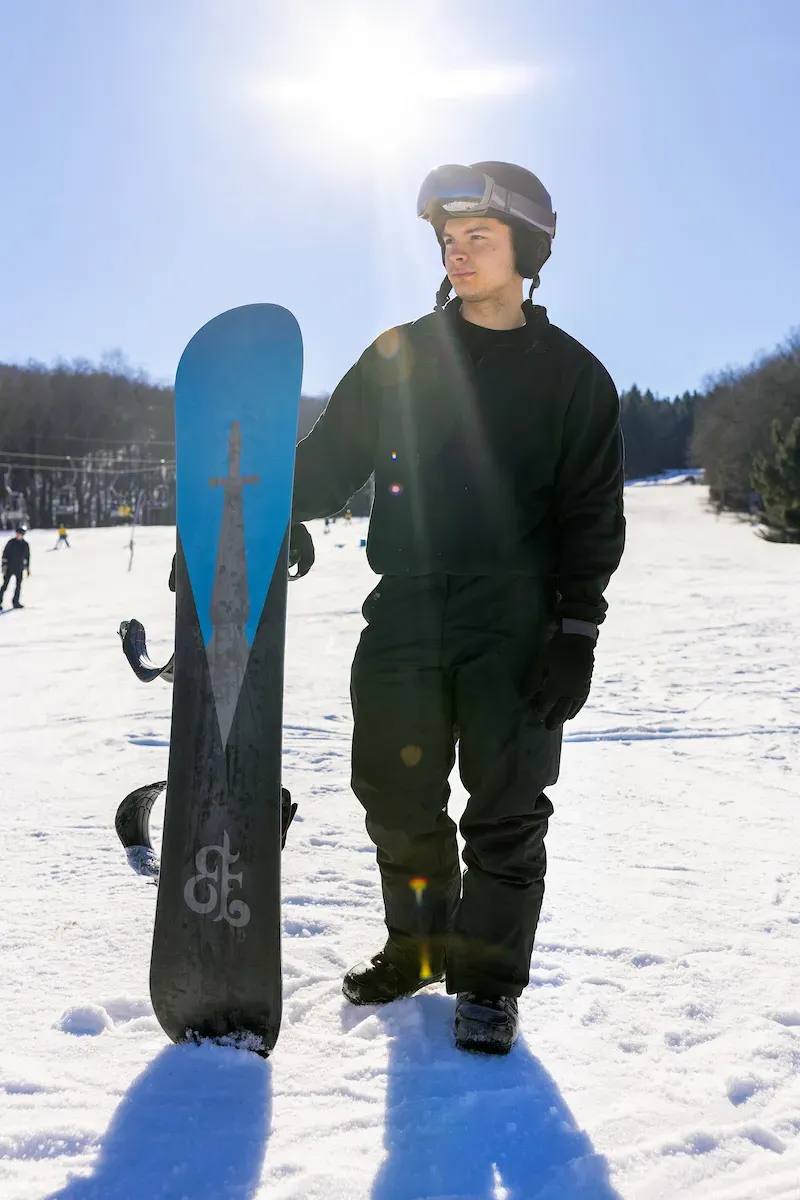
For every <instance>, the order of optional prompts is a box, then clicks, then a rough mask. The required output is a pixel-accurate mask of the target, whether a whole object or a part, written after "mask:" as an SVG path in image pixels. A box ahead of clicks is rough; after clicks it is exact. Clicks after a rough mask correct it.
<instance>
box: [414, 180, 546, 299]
mask: <svg viewBox="0 0 800 1200" xmlns="http://www.w3.org/2000/svg"><path fill="white" fill-rule="evenodd" d="M468 213H481V214H485V215H489V216H493V217H495V218H497V220H500V221H504V222H505V223H506V224H507V225H508V226H510V228H511V231H512V234H513V238H514V252H515V255H516V266H517V271H518V272H519V274H520V275H521V276H522V278H523V279H530V280H531V292H533V289H534V288H535V287H538V285H539V272H540V270H541V269H542V267H543V266H544V264H545V263H546V262H547V260H548V258H549V257H550V247H551V244H552V240H553V238H554V237H555V233H556V214H555V212H554V211H553V202H552V200H551V198H550V193H549V192H548V191H547V188H546V187H545V186H544V184H543V183H542V182H541V180H540V179H538V178H537V176H536V175H534V174H533V172H532V171H527V170H526V169H525V168H524V167H518V166H516V165H515V164H514V163H505V162H477V163H471V164H470V166H469V167H459V166H456V165H450V166H447V167H438V168H437V169H436V170H434V171H431V173H430V174H429V175H428V176H427V178H426V179H425V181H424V183H423V185H422V187H421V189H420V192H419V197H418V199H417V215H418V216H421V217H424V218H425V219H426V220H428V221H430V222H431V224H432V225H433V228H434V231H435V233H436V237H437V238H438V241H439V246H440V247H441V251H442V262H444V253H445V250H444V241H443V239H442V230H443V228H444V225H445V222H446V221H447V220H448V218H449V217H451V216H455V215H464V216H465V215H467V214H468ZM449 292H450V283H449V280H445V282H444V283H443V285H442V288H440V290H439V294H438V296H437V301H438V302H439V303H440V304H441V303H443V299H446V297H447V295H448V294H449Z"/></svg>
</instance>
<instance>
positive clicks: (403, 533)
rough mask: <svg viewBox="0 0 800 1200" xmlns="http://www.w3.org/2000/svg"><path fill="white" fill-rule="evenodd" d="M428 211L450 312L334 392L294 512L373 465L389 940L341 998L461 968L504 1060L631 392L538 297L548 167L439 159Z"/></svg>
mask: <svg viewBox="0 0 800 1200" xmlns="http://www.w3.org/2000/svg"><path fill="white" fill-rule="evenodd" d="M417 214H418V216H420V217H423V218H425V219H426V220H428V221H430V223H431V224H432V226H433V228H434V231H435V233H436V236H437V239H438V241H439V246H440V248H441V252H442V259H443V262H444V265H445V269H446V271H447V277H446V278H445V280H444V282H443V284H442V286H441V288H440V289H439V293H438V295H437V305H436V310H435V311H434V312H433V313H431V314H429V315H427V316H424V317H422V318H421V319H420V320H418V321H414V322H412V323H411V324H408V325H401V326H399V327H397V328H395V329H390V330H388V331H387V332H386V333H384V334H382V335H381V337H379V338H378V339H377V341H376V342H375V343H374V344H373V345H372V346H370V347H369V349H368V350H366V351H365V353H364V354H363V355H362V357H361V358H360V359H359V361H358V362H357V363H356V365H355V366H354V367H353V368H352V369H351V370H350V371H349V372H348V373H347V375H345V377H344V379H343V380H342V381H341V383H340V384H339V385H338V387H337V388H336V389H335V391H334V393H333V395H332V396H331V399H330V401H329V403H328V406H327V408H326V409H325V411H324V412H323V414H322V416H321V417H320V418H319V420H318V421H317V423H316V425H315V426H314V428H313V429H312V431H311V433H310V434H309V435H308V437H306V438H305V439H304V440H303V441H301V442H300V444H299V446H298V448H297V466H296V473H295V490H294V509H293V519H294V520H296V521H304V520H310V519H312V518H314V517H322V516H327V515H328V514H329V513H332V512H337V511H339V510H341V508H342V507H343V506H344V505H345V504H346V503H347V500H348V497H349V496H351V495H353V494H354V493H355V492H357V491H358V490H359V489H360V488H361V487H362V486H363V485H364V484H365V483H366V481H367V479H368V478H369V476H370V475H371V474H373V472H374V476H375V500H374V506H373V510H372V517H371V522H370V529H369V539H368V546H367V552H368V557H369V562H370V565H371V566H372V568H373V570H375V571H377V572H379V573H380V574H381V575H382V576H383V577H382V579H381V580H380V581H379V583H378V586H377V587H376V588H375V590H374V591H373V592H372V594H371V595H370V596H369V597H368V598H367V600H366V602H365V604H364V616H365V617H366V620H367V628H366V629H365V630H364V631H363V633H362V635H361V641H360V643H359V646H358V649H357V651H356V656H355V660H354V663H353V671H352V679H351V695H352V701H353V713H354V718H355V725H354V732H353V758H352V767H353V773H352V785H353V789H354V791H355V793H356V796H357V797H358V799H359V800H360V801H361V804H362V805H363V806H364V808H365V810H366V819H367V831H368V833H369V835H370V837H371V838H372V841H373V842H374V843H375V845H376V847H377V859H378V865H379V867H380V872H381V877H382V885H383V898H384V905H385V912H386V925H387V928H388V935H389V936H388V940H387V942H386V944H385V946H384V948H383V949H382V950H381V951H379V953H377V954H375V955H374V957H373V958H372V959H371V960H370V961H369V962H365V963H361V964H360V965H359V966H357V967H354V968H353V969H352V970H351V971H349V972H348V973H347V975H346V976H345V979H344V987H343V990H344V994H345V996H346V997H347V998H348V1000H350V1001H352V1003H354V1004H381V1003H386V1002H388V1001H391V1000H395V999H397V998H398V997H399V996H408V995H411V994H413V993H414V992H416V991H418V990H419V989H420V988H422V987H424V986H425V985H426V984H428V983H431V982H435V981H436V980H440V979H442V978H444V977H445V976H446V981H447V990H448V991H449V992H451V993H456V994H457V1002H456V1011H455V1038H456V1044H457V1045H458V1046H459V1047H461V1048H462V1049H470V1050H482V1051H487V1052H493V1053H501V1054H503V1053H507V1052H508V1051H509V1050H510V1049H511V1046H512V1044H513V1041H514V1037H515V1035H516V1031H517V1022H518V1016H517V998H518V997H519V995H520V993H521V992H522V990H523V989H524V988H525V987H526V986H527V983H528V978H529V973H530V959H531V951H532V947H533V940H534V934H535V932H536V926H537V922H538V919H539V912H540V909H541V904H542V897H543V894H544V875H545V865H546V860H545V848H544V836H545V833H546V831H547V824H548V818H549V817H550V816H551V814H552V812H553V808H552V805H551V803H550V800H549V799H548V797H547V796H546V795H545V792H544V789H545V788H546V787H547V786H549V785H551V784H554V783H555V782H556V780H557V778H558V773H559V761H560V753H561V740H562V728H563V725H564V722H565V721H569V720H571V719H572V718H573V717H574V716H575V715H576V714H577V713H578V712H579V711H580V709H581V708H582V707H583V705H584V703H585V702H586V699H587V697H588V695H589V689H590V685H591V679H592V669H593V665H594V650H595V643H596V640H597V636H598V626H599V624H600V623H601V622H602V621H603V619H604V617H605V613H606V609H607V605H606V602H605V600H604V598H603V593H604V591H605V589H606V587H607V585H608V582H609V579H610V577H611V575H612V574H613V572H614V571H615V570H616V568H617V566H618V565H619V562H620V558H621V556H622V551H623V545H624V532H625V522H624V517H623V505H622V498H623V445H622V435H621V431H620V421H619V400H618V397H617V392H616V389H615V387H614V384H613V382H612V381H611V379H610V377H609V375H608V373H607V372H606V371H605V369H604V368H603V366H602V365H601V364H600V363H599V362H598V360H597V359H596V358H595V357H594V355H592V354H591V353H590V352H589V351H588V350H587V349H585V348H584V347H583V346H582V345H580V343H578V342H576V341H575V340H574V339H573V338H571V337H569V336H568V335H567V334H566V333H564V332H563V331H562V330H560V329H558V328H556V327H555V326H554V325H551V324H550V322H549V320H548V318H547V312H546V310H545V309H544V308H541V307H538V306H537V307H534V305H533V303H532V300H531V297H532V295H533V288H534V287H535V286H536V285H537V283H538V281H539V271H540V269H541V268H542V266H543V265H544V263H545V262H546V261H547V259H548V258H549V256H550V248H551V242H552V239H553V237H554V235H555V230H556V217H555V213H554V212H553V209H552V204H551V200H550V196H549V194H548V192H547V191H546V190H545V188H544V187H543V185H542V184H541V182H540V181H539V180H538V179H537V178H536V176H535V175H532V174H531V173H530V172H529V171H526V170H524V169H523V168H522V167H518V166H513V165H511V164H509V163H500V162H483V163H476V164H474V165H473V166H471V167H464V166H447V167H440V168H438V169H437V170H435V171H432V172H431V174H430V175H429V176H428V177H427V179H426V180H425V182H424V183H423V185H422V189H421V191H420V194H419V199H418V204H417ZM396 241H397V239H396ZM526 278H527V279H531V280H532V281H533V282H532V284H531V290H530V293H529V296H528V299H527V300H526V301H525V302H524V303H523V290H522V288H523V279H526ZM451 288H455V291H456V297H457V298H456V299H454V300H452V301H450V302H449V303H447V298H448V296H449V293H450V290H451ZM457 746H458V754H459V767H460V771H461V778H462V781H463V783H464V786H465V788H466V790H467V792H468V794H469V799H468V801H467V806H466V810H465V812H464V816H463V818H462V821H461V833H462V834H463V837H464V842H465V849H464V862H465V864H466V868H467V869H466V873H465V875H464V877H463V880H462V876H461V871H460V866H459V861H458V849H457V843H456V827H455V824H454V822H453V821H452V820H451V818H450V817H449V816H448V815H447V799H448V796H449V792H450V789H449V785H448V777H449V775H450V772H451V770H452V768H453V764H454V761H455V757H456V747H457ZM585 899H586V901H587V903H591V899H590V897H588V896H587V897H585Z"/></svg>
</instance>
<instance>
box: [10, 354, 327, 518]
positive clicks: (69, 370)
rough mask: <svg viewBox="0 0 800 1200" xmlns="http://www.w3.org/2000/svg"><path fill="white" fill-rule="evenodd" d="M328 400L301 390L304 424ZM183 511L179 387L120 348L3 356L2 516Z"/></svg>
mask: <svg viewBox="0 0 800 1200" xmlns="http://www.w3.org/2000/svg"><path fill="white" fill-rule="evenodd" d="M324 403H325V402H324V399H319V398H315V397H307V396H304V397H302V400H301V406H300V427H301V430H302V432H303V433H306V432H308V430H309V429H310V428H311V426H312V425H313V423H314V421H315V420H316V418H317V416H318V415H319V413H320V411H321V410H322V408H323V406H324ZM134 513H137V519H139V520H140V521H141V522H142V523H144V524H160V523H165V524H171V523H174V520H175V423H174V415H173V389H172V388H171V387H165V386H161V385H158V384H154V383H152V382H151V381H150V380H148V379H147V378H146V377H145V376H144V375H142V374H141V373H140V372H136V371H134V370H132V369H131V368H130V367H129V366H128V364H127V363H126V362H125V360H124V359H123V358H122V357H121V356H119V355H114V356H109V357H107V358H105V359H104V360H103V362H102V363H101V365H100V366H94V365H92V364H90V363H87V362H83V361H77V362H73V363H59V364H58V365H56V366H55V367H45V366H43V365H42V364H39V363H29V364H28V365H26V366H7V365H2V364H0V525H5V526H13V524H15V523H16V522H17V521H19V520H24V521H26V522H27V523H28V524H30V525H33V526H39V527H41V526H47V525H51V524H53V523H54V522H57V521H60V520H64V521H65V522H66V523H67V524H71V525H91V526H93V525H108V524H114V523H116V522H124V521H130V520H131V518H132V516H133V514H134Z"/></svg>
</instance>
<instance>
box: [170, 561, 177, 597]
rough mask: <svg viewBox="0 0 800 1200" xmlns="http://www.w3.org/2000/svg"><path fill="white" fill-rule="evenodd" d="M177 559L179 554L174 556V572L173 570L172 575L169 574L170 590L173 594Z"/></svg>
mask: <svg viewBox="0 0 800 1200" xmlns="http://www.w3.org/2000/svg"><path fill="white" fill-rule="evenodd" d="M177 557H178V556H177V554H173V556H172V570H171V571H170V573H169V590H170V591H171V592H174V591H175V561H176V559H177Z"/></svg>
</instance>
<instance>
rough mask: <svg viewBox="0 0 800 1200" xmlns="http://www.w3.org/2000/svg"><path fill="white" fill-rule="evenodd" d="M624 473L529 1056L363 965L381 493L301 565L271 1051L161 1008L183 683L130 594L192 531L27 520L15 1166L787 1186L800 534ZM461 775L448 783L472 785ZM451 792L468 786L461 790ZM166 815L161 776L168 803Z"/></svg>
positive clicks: (418, 1180)
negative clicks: (164, 893) (475, 1048)
mask: <svg viewBox="0 0 800 1200" xmlns="http://www.w3.org/2000/svg"><path fill="white" fill-rule="evenodd" d="M705 499H706V490H705V488H703V487H701V486H695V487H686V488H676V487H667V488H641V489H629V490H628V491H627V492H626V503H627V512H628V519H629V531H630V533H629V549H628V552H627V555H626V558H625V560H624V564H623V567H622V569H621V570H620V572H619V574H618V575H617V576H616V577H615V579H614V581H613V584H612V587H611V589H610V592H609V601H610V605H611V612H610V617H609V620H608V622H607V623H606V625H605V627H604V629H603V632H602V636H601V641H600V644H599V648H598V666H597V673H596V682H595V687H594V692H593V696H592V700H591V701H590V703H589V705H587V707H586V708H585V709H584V711H583V712H582V713H581V714H580V716H579V717H578V719H577V720H576V721H574V722H572V723H571V724H570V725H569V726H568V727H567V736H566V744H565V748H564V754H563V761H562V775H561V779H560V781H559V784H558V786H557V787H556V788H554V789H553V790H552V799H553V802H554V804H555V809H556V816H555V818H554V820H553V822H552V823H551V832H550V835H549V839H548V847H549V863H550V865H549V873H548V892H547V896H546V900H545V910H544V914H543V921H542V924H541V926H540V931H539V938H538V942H537V946H536V949H535V952H534V959H533V968H532V974H531V986H530V987H529V989H528V990H527V992H526V993H525V995H524V997H523V1000H522V1004H521V1012H522V1022H523V1039H524V1040H522V1041H521V1042H520V1043H519V1045H518V1046H517V1048H516V1050H515V1051H514V1053H513V1054H512V1055H511V1056H510V1058H509V1059H508V1060H488V1061H485V1060H483V1059H481V1058H478V1057H472V1056H468V1055H464V1054H461V1053H459V1052H457V1051H456V1050H455V1049H454V1047H453V1045H452V1042H451V1033H450V1025H451V1020H452V1000H451V999H450V998H448V997H446V996H445V995H444V993H443V992H442V990H441V988H431V989H429V991H428V992H426V993H424V994H422V995H420V996H418V997H416V998H414V999H411V1000H408V1001H402V1002H399V1003H397V1004H394V1005H392V1006H390V1007H389V1008H386V1009H383V1010H377V1009H354V1008H351V1007H349V1006H348V1005H347V1004H346V1003H345V1002H344V1000H343V999H342V997H341V994H340V985H341V977H342V974H343V972H344V971H345V969H346V968H347V967H348V966H350V965H351V964H352V963H354V962H355V961H357V960H358V959H359V958H361V957H363V956H364V955H365V954H366V953H368V952H371V951H373V950H374V949H377V948H378V947H379V945H380V944H381V942H382V937H383V928H382V923H381V902H380V889H379V883H378V876H377V872H376V868H375V865H374V861H373V854H372V848H371V846H370V844H369V841H368V839H367V837H366V834H365V832H364V828H363V821H362V817H361V812H360V809H359V807H358V805H357V804H356V802H355V800H354V799H353V798H352V796H351V794H350V791H349V788H348V771H349V736H350V713H349V703H348V671H349V663H350V658H351V655H352V652H353V649H354V646H355V643H356V640H357V638H358V634H359V631H360V629H361V626H362V620H361V615H360V606H361V603H362V601H363V599H364V597H365V595H366V593H367V591H368V590H370V588H371V587H372V586H373V583H374V577H373V576H372V575H371V573H370V571H369V569H368V567H367V565H366V562H365V558H364V551H363V549H361V548H360V546H359V541H360V538H361V537H362V536H363V534H364V524H363V523H362V522H355V521H354V522H353V523H352V524H351V525H349V526H344V525H343V524H341V523H339V524H337V525H336V526H335V527H334V528H333V531H332V533H331V535H330V536H328V537H323V535H322V529H321V527H319V526H316V527H314V530H313V532H314V534H315V538H316V543H317V550H318V562H317V566H316V567H315V568H314V570H313V571H312V573H311V574H310V575H309V576H308V577H307V578H306V579H304V580H302V581H300V582H298V583H296V584H293V585H292V586H291V588H290V622H289V640H288V657H287V691H286V712H285V722H286V724H285V738H284V747H285V781H286V783H287V784H288V786H289V787H290V788H291V790H292V792H293V793H294V796H295V798H296V799H297V800H299V802H300V813H299V815H298V818H297V820H296V822H295V824H294V825H293V826H292V829H291V831H290V835H289V844H288V847H287V850H286V853H285V856H284V900H283V914H284V935H285V936H284V955H285V964H284V974H285V978H284V984H285V1019H284V1026H283V1031H282V1034H281V1038H280V1041H279V1043H278V1047H277V1050H276V1052H275V1054H274V1056H273V1058H272V1059H271V1060H270V1061H269V1062H263V1061H262V1060H260V1059H258V1058H256V1057H255V1056H253V1055H250V1054H247V1053H244V1052H239V1051H235V1050H229V1049H222V1048H218V1047H212V1046H203V1047H191V1046H183V1047H175V1046H171V1045H170V1044H168V1043H167V1041H166V1039H165V1037H164V1035H163V1034H162V1033H161V1031H160V1029H159V1027H158V1025H157V1023H156V1021H155V1018H154V1017H153V1014H152V1010H151V1008H150V1004H149V999H148V986H147V970H148V958H149V946H150V934H151V926H152V918H153V910H154V901H155V889H154V888H153V887H152V886H151V885H150V884H148V883H147V882H145V881H143V880H141V879H138V878H137V877H135V876H134V875H133V874H132V873H131V871H130V869H129V867H128V865H127V863H126V860H125V856H124V854H123V852H122V851H121V849H120V848H119V846H118V844H117V841H116V837H115V834H114V828H113V818H114V811H115V808H116V805H117V803H118V801H119V800H120V799H121V797H122V796H123V795H124V793H125V792H127V791H128V790H130V789H131V788H133V787H135V786H137V785H138V784H141V783H145V782H148V781H150V780H153V779H159V778H163V776H164V773H165V768H166V762H167V741H168V735H169V709H170V698H171V693H170V690H169V688H168V687H167V686H164V685H162V684H161V683H157V684H153V685H152V686H151V687H145V686H143V685H141V684H138V683H137V682H136V680H135V679H134V677H133V676H132V674H131V673H130V671H129V669H128V667H127V665H126V663H125V662H124V660H123V658H122V655H121V653H120V649H119V641H118V638H117V635H116V627H117V625H118V623H119V620H120V619H122V618H124V617H129V616H132V615H136V616H139V617H140V618H142V619H143V620H144V621H145V622H146V624H147V626H148V630H149V634H150V641H151V652H152V655H153V657H154V658H156V659H161V658H162V657H166V656H167V654H168V653H169V650H170V648H171V640H172V625H171V623H172V597H171V595H170V593H169V592H168V591H167V587H166V581H167V575H168V572H169V564H170V558H171V554H172V544H173V541H174V531H172V530H162V529H152V530H140V531H138V532H137V548H136V555H135V560H134V565H133V571H132V572H131V573H130V574H129V573H128V571H127V558H128V556H127V552H126V549H125V547H126V542H127V533H126V531H120V530H107V529H104V530H96V531H91V532H90V531H83V530H76V531H75V532H74V534H73V535H72V537H71V540H72V546H73V548H72V550H70V551H67V550H61V551H59V552H57V553H51V552H50V547H51V546H52V545H53V543H54V541H55V536H54V535H53V534H50V533H47V534H45V533H37V532H35V531H34V532H33V533H32V534H31V535H30V541H31V544H32V550H33V561H32V566H33V575H32V576H31V578H30V580H26V582H25V586H24V592H23V602H24V603H25V604H26V608H25V609H24V611H21V612H6V613H3V614H2V615H0V668H1V669H2V695H3V701H4V703H3V706H2V709H1V710H0V712H1V713H2V737H3V742H2V773H1V774H0V801H2V814H3V835H4V836H3V851H4V853H3V862H4V870H3V873H2V878H1V879H0V913H1V914H2V921H0V995H1V996H2V1016H3V1027H2V1033H0V1197H2V1198H3V1200H34V1198H36V1200H39V1198H43V1197H51V1198H55V1197H58V1198H59V1200H113V1198H122V1200H151V1198H155V1197H158V1198H164V1200H184V1198H185V1200H250V1198H251V1197H252V1198H255V1197H258V1198H261V1200H264V1198H266V1197H269V1198H270V1200H294V1198H299V1197H302V1198H309V1200H317V1198H318V1200H366V1198H368V1197H369V1198H371V1200H490V1198H491V1200H577V1198H581V1200H583V1198H587V1200H612V1198H613V1197H622V1198H623V1200H662V1198H663V1200H667V1198H669V1200H675V1198H676V1197H680V1198H681V1200H767V1198H769V1200H789V1198H790V1197H791V1198H792V1200H796V1198H797V1197H798V1196H800V859H799V858H798V846H799V845H800V805H798V800H800V782H799V781H798V767H800V602H799V601H798V597H800V547H796V546H783V545H768V544H766V543H764V542H762V541H759V540H758V539H757V538H756V537H754V536H753V533H752V531H751V529H750V528H749V526H748V525H747V524H745V523H741V522H739V521H737V520H736V519H734V518H730V517H722V518H716V517H715V516H713V515H712V514H711V513H710V512H709V511H708V510H707V509H706V508H705V507H704V503H705ZM455 796H456V804H455V807H456V809H457V808H458V807H459V797H462V794H461V793H460V791H459V789H458V786H457V785H456V793H455ZM462 798H463V797H462ZM158 812H159V817H160V808H159V810H158Z"/></svg>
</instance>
